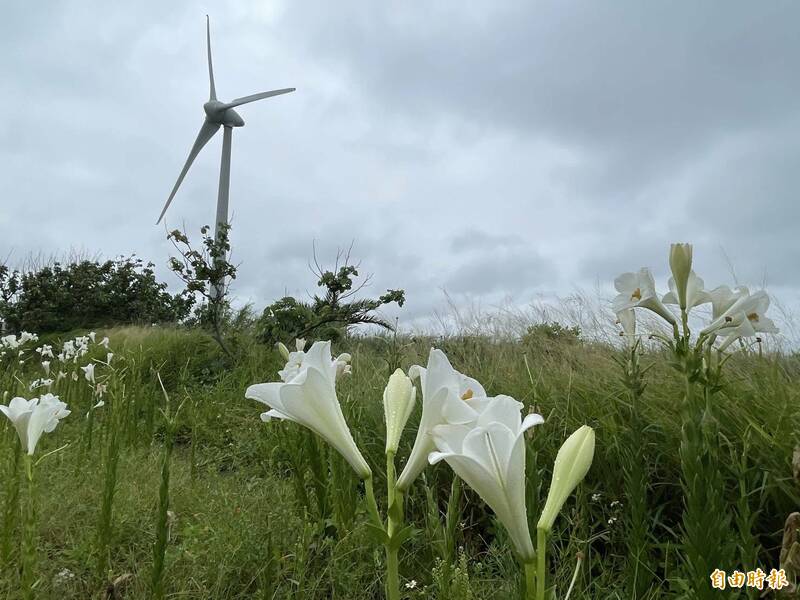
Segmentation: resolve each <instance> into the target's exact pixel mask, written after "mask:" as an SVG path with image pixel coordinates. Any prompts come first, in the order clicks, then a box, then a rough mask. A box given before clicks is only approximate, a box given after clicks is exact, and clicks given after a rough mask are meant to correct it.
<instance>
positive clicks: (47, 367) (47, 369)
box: [42, 360, 50, 375]
mask: <svg viewBox="0 0 800 600" xmlns="http://www.w3.org/2000/svg"><path fill="white" fill-rule="evenodd" d="M42 368H43V369H44V374H45V375H50V361H49V360H43V361H42Z"/></svg>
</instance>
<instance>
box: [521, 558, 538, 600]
mask: <svg viewBox="0 0 800 600" xmlns="http://www.w3.org/2000/svg"><path fill="white" fill-rule="evenodd" d="M524 564H525V598H526V600H536V563H535V562H533V561H531V562H526V563H524Z"/></svg>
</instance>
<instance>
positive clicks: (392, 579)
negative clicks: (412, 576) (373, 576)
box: [386, 452, 403, 600]
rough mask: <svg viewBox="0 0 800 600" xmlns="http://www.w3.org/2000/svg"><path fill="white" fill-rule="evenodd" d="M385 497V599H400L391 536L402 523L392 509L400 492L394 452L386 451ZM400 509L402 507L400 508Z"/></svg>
mask: <svg viewBox="0 0 800 600" xmlns="http://www.w3.org/2000/svg"><path fill="white" fill-rule="evenodd" d="M386 497H387V501H388V502H387V504H388V506H389V510H388V513H389V516H388V518H387V522H386V535H387V536H388V540H389V541H388V543H387V544H386V598H387V600H400V560H399V558H398V556H397V554H398V551H399V548H398V547H397V545H396V544H395V543H393V540H392V537H393V536H394V534H395V533H396V532H397V530H398V529H399V528H400V526H401V525H402V523H400V522H399V521H397V519H395V516H396V515H397V514H399V513H398V511H397V510H392V508H393V505H394V503H395V502H402V501H403V496H402V494H398V493H396V492H395V469H394V452H387V453H386ZM401 510H402V509H401Z"/></svg>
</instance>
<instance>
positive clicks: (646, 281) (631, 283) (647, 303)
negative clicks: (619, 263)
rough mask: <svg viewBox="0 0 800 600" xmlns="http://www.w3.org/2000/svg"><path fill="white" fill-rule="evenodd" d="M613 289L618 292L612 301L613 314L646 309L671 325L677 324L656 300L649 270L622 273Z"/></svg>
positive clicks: (654, 286) (654, 285)
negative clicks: (630, 309)
mask: <svg viewBox="0 0 800 600" xmlns="http://www.w3.org/2000/svg"><path fill="white" fill-rule="evenodd" d="M614 287H615V288H616V289H617V292H619V294H618V295H617V297H616V298H614V300H613V307H614V312H615V313H617V314H619V313H620V312H622V311H623V310H625V309H627V308H646V309H648V310H651V311H653V312H654V313H656V314H657V315H658V316H660V317H661V318H662V319H664V320H666V321H667V322H669V323H670V324H671V325H675V324H677V321H676V320H675V315H673V314H672V313H671V312H670V311H669V310H668V309H667V307H666V306H664V304H662V302H661V300H659V299H658V294H657V293H656V283H655V280H654V279H653V274H652V273H650V269H648V268H646V267H644V268H642V269H640V270H639V272H638V273H623V274H622V275H620V276H619V277H617V278H616V279H615V280H614Z"/></svg>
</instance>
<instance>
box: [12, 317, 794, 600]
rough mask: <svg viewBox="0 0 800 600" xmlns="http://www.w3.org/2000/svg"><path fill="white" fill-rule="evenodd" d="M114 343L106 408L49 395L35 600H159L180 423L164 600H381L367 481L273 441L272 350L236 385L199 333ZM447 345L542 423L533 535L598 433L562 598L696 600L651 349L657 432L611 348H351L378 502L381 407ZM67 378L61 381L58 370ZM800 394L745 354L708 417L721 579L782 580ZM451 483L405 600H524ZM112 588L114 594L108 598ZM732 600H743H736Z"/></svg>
mask: <svg viewBox="0 0 800 600" xmlns="http://www.w3.org/2000/svg"><path fill="white" fill-rule="evenodd" d="M102 335H108V337H109V338H110V347H111V351H112V352H113V353H114V357H113V358H112V360H111V362H110V366H109V365H104V364H98V366H97V368H96V372H97V377H98V380H104V379H106V378H107V385H108V391H107V392H106V398H105V406H103V407H100V408H97V409H95V410H94V411H92V415H91V418H87V416H86V415H87V413H88V411H89V409H90V407H91V406H93V405H94V404H95V402H96V398H94V397H93V392H92V390H91V388H90V386H89V384H88V382H87V381H86V380H85V379H84V378H83V374H82V372H81V371H77V374H78V375H80V377H79V379H78V380H77V381H74V380H73V379H72V377H71V375H70V376H68V377H67V378H66V379H64V380H62V381H60V382H58V383H56V384H54V385H55V387H56V389H54V390H53V391H54V393H55V392H58V393H60V395H61V398H62V399H63V400H64V401H65V402H67V404H68V405H69V408H70V409H71V410H72V414H71V415H70V416H69V417H68V418H67V419H65V420H64V421H63V422H62V423H61V425H59V427H58V428H57V429H56V431H55V432H53V433H51V434H45V436H44V437H43V438H42V441H41V442H40V446H39V448H37V456H42V455H44V454H45V453H46V452H48V451H50V450H54V449H56V448H59V447H61V446H63V445H64V444H67V443H68V444H69V445H68V446H67V447H66V448H64V449H62V450H60V451H59V452H57V453H55V454H53V455H51V456H48V457H47V458H44V460H43V461H42V462H41V463H40V464H39V465H38V467H37V469H36V492H37V494H38V499H39V502H38V542H37V543H38V566H37V569H38V575H39V578H40V581H39V584H38V585H37V595H36V597H37V598H42V599H49V598H58V599H62V600H63V599H66V598H88V597H106V596H107V597H119V598H149V597H151V594H150V585H151V572H152V569H153V561H154V559H153V546H154V543H155V542H156V522H157V512H158V505H159V486H160V484H161V479H162V466H163V465H162V460H163V456H164V449H165V439H168V438H169V436H168V435H167V429H166V425H165V422H166V421H165V416H164V412H167V413H168V414H170V415H174V414H175V412H176V411H177V409H178V407H179V406H180V407H181V408H180V411H179V412H178V414H177V417H176V424H175V435H174V443H175V446H174V451H173V453H172V457H171V463H170V464H171V471H170V508H169V510H170V512H169V514H168V517H167V523H168V538H167V540H166V544H167V554H166V563H165V571H164V584H165V591H166V593H167V596H168V597H171V598H198V599H200V598H308V599H311V598H318V599H323V598H341V599H351V598H352V599H356V598H382V597H383V589H382V582H381V578H382V576H383V575H382V574H383V567H382V561H383V553H382V551H380V549H379V548H378V547H377V546H375V545H374V543H373V541H372V539H371V538H370V535H369V532H368V531H367V527H366V525H365V523H366V519H365V505H364V502H363V498H362V497H361V494H363V488H361V487H358V481H357V479H356V478H355V476H354V475H353V473H352V471H351V470H350V469H349V467H348V466H347V464H346V463H345V462H344V460H343V459H342V458H341V457H339V456H338V455H337V454H334V453H333V452H331V451H329V450H328V448H327V447H326V446H325V445H323V444H322V443H321V442H320V441H319V440H318V439H316V438H315V437H313V436H312V435H311V434H310V433H309V432H307V431H305V430H303V429H301V428H300V427H299V426H297V425H296V424H293V423H285V422H284V423H278V422H271V423H262V422H261V421H260V420H259V413H260V412H262V410H263V408H262V406H261V405H259V404H258V403H256V402H253V401H250V400H245V398H244V390H245V388H246V387H247V386H248V385H249V384H251V383H257V382H264V381H275V380H277V376H276V372H277V371H278V370H279V369H280V368H281V367H282V366H283V362H282V360H281V358H280V356H279V354H278V353H277V352H276V351H274V350H273V349H270V348H264V347H262V346H258V345H256V344H254V343H253V342H251V341H250V340H249V339H248V338H247V337H246V336H244V337H242V338H241V339H240V340H239V341H238V343H239V353H240V354H239V355H240V357H241V358H240V359H239V360H238V361H237V363H236V364H235V365H231V364H228V363H226V361H225V360H224V358H223V356H222V355H221V354H220V353H219V352H218V350H217V348H216V346H215V344H214V342H213V340H211V339H210V338H209V337H208V336H206V335H205V334H204V333H202V332H199V331H190V330H178V329H176V330H171V329H155V328H154V329H138V328H126V329H119V330H112V331H108V332H100V333H98V339H99V338H100V337H101V336H102ZM40 343H41V341H40ZM431 345H436V346H437V347H439V348H441V349H443V350H444V351H445V352H446V353H447V355H448V357H449V358H450V360H451V362H452V363H453V366H454V367H455V368H456V369H458V370H459V371H461V372H463V373H466V374H469V375H470V376H472V377H475V378H476V379H478V380H479V381H480V382H481V383H483V385H484V387H485V388H486V390H487V392H489V393H490V394H497V393H504V394H509V395H511V396H513V397H514V398H516V399H518V400H520V401H521V402H523V403H524V404H525V405H526V407H531V409H533V410H535V411H537V412H539V413H541V414H542V415H543V416H544V417H545V424H544V425H542V426H539V427H537V428H535V429H534V430H533V435H532V436H530V437H529V438H528V439H527V444H528V457H527V458H528V465H527V466H528V482H527V485H528V513H529V515H530V519H531V522H532V524H533V525H535V521H536V519H537V515H538V513H539V511H540V509H541V506H542V503H543V501H544V497H545V495H546V493H547V489H548V486H549V481H550V469H551V468H552V463H553V459H554V457H555V453H556V451H557V450H558V447H559V446H560V445H561V443H562V442H563V440H564V439H565V438H566V437H567V435H568V434H569V433H571V432H572V431H574V430H575V429H576V428H577V427H579V426H580V425H582V424H584V423H588V424H589V425H591V426H592V427H594V428H595V429H596V432H597V452H596V456H595V460H594V463H593V466H592V468H591V470H590V472H589V475H588V477H587V479H586V480H585V482H584V483H583V484H582V485H581V486H580V487H579V489H578V491H577V493H576V494H575V495H574V496H573V497H572V498H571V499H570V500H569V501H568V503H567V508H566V510H565V512H564V513H562V515H561V516H560V517H559V519H558V520H557V521H556V525H555V531H554V536H553V552H552V553H551V554H550V559H551V561H552V562H551V571H554V572H555V573H556V575H555V579H554V583H555V585H556V589H557V590H558V595H557V597H558V598H563V597H564V593H565V591H566V589H567V587H568V585H569V582H570V579H571V578H572V576H573V572H574V570H575V567H576V556H577V555H578V553H581V554H582V556H583V557H584V558H583V561H582V566H581V568H580V571H579V572H578V576H577V582H576V586H575V590H574V592H573V593H572V596H571V597H572V598H587V599H588V598H604V599H605V598H620V599H623V598H624V599H629V598H634V597H636V598H672V597H680V596H681V594H682V593H683V590H684V587H685V584H684V582H683V579H684V564H683V560H682V558H683V555H682V549H681V546H680V542H681V535H680V531H681V515H682V510H683V495H682V493H681V488H680V485H679V480H680V462H679V445H680V440H681V436H680V425H681V420H680V417H679V411H680V403H681V397H682V393H683V392H682V390H683V388H682V385H683V384H682V383H681V380H680V378H679V377H678V374H677V373H676V372H675V371H674V370H672V369H671V368H670V366H669V364H668V362H667V359H666V357H665V356H664V355H662V354H660V353H657V352H654V351H650V352H648V353H645V355H644V356H643V357H642V358H641V363H642V365H643V366H644V367H646V366H648V365H652V368H650V370H648V371H647V373H646V375H645V380H646V383H647V387H646V389H645V391H644V395H643V397H642V399H641V410H640V412H639V418H640V420H641V422H639V423H638V424H637V425H636V426H635V427H634V426H633V424H632V422H631V419H632V418H633V417H632V416H631V415H632V412H631V406H630V401H629V396H628V393H627V390H626V388H625V386H624V384H623V381H622V368H621V366H620V365H619V364H617V362H616V360H621V359H624V356H623V353H622V352H621V351H620V350H618V349H614V348H612V347H609V346H606V345H602V344H593V343H584V342H575V341H571V340H570V339H566V340H562V341H559V340H551V339H548V338H546V337H544V336H542V337H537V336H533V337H531V338H529V339H527V340H526V341H525V342H524V343H523V342H511V341H508V342H493V341H490V340H488V339H483V338H479V337H467V338H450V339H442V340H432V339H422V338H413V339H412V338H406V339H397V340H394V339H391V338H363V339H349V340H347V341H346V342H344V343H342V344H340V345H339V346H338V347H337V348H335V350H336V351H338V352H345V351H346V352H349V353H351V354H352V375H350V376H347V377H343V378H342V379H341V380H340V383H339V384H338V395H339V399H340V401H341V403H342V406H343V409H344V412H345V415H346V416H347V420H348V422H349V423H350V426H351V429H352V430H353V434H354V436H355V438H356V441H357V443H358V446H359V447H360V448H361V449H362V452H363V453H364V454H365V456H366V458H367V460H368V462H369V463H370V466H371V467H372V469H373V471H374V473H375V475H376V489H378V490H382V489H383V488H384V487H385V473H384V471H383V469H384V467H383V465H384V461H385V459H384V456H383V445H384V424H383V407H382V393H383V389H384V387H385V385H386V381H387V379H388V377H389V374H390V373H391V372H392V371H393V370H394V369H395V368H396V367H402V368H404V369H407V368H408V367H409V366H410V365H413V364H422V365H424V364H425V362H426V360H427V355H428V351H429V349H430V347H431ZM91 357H93V358H95V359H98V360H100V361H105V360H106V350H105V349H104V348H100V347H98V346H97V345H96V344H95V345H93V346H92V350H91ZM23 359H24V364H19V361H18V360H17V357H9V356H6V357H5V358H4V359H0V360H4V361H5V362H2V363H0V364H2V365H3V368H4V369H5V370H4V371H3V372H0V393H2V392H8V394H9V397H11V396H14V395H22V396H26V397H30V396H31V395H33V393H32V392H30V391H29V390H28V389H27V382H29V381H31V380H32V379H34V378H36V377H42V376H43V374H42V372H41V371H42V369H41V366H40V364H39V359H38V358H37V356H36V354H35V351H29V352H28V353H27V354H26V355H25V356H24V357H23ZM88 359H89V356H87V357H86V358H85V360H84V359H82V362H80V364H86V362H87V361H88ZM52 363H53V364H52V368H53V370H54V371H57V370H58V368H59V366H60V365H59V364H57V361H55V360H54V361H52ZM71 368H72V369H77V366H76V365H71ZM157 373H158V374H160V377H161V379H162V381H163V383H164V388H165V391H166V396H167V397H168V398H169V405H168V406H167V401H166V399H165V394H164V393H163V392H162V390H161V388H160V386H159V383H158V379H157ZM799 380H800V361H798V360H797V359H796V358H794V357H788V356H778V355H769V356H763V357H759V356H757V355H737V356H734V357H733V358H732V359H731V360H729V361H728V363H727V364H726V365H725V379H724V381H725V383H724V387H723V388H722V390H721V391H720V392H719V393H718V394H717V395H716V396H715V398H714V402H715V407H714V412H713V415H714V417H713V418H714V419H716V420H718V425H719V433H720V440H721V450H720V457H719V462H718V469H719V473H720V475H721V480H722V482H723V485H724V495H725V498H726V501H727V507H728V511H729V515H730V524H729V527H728V535H729V539H728V540H720V543H726V544H730V545H731V546H732V547H734V548H735V549H736V556H737V560H738V563H737V564H731V565H718V566H719V568H721V569H727V570H728V571H732V570H733V569H734V568H739V569H740V570H747V568H748V567H755V566H757V565H758V566H760V567H761V568H762V569H764V570H765V571H767V572H768V571H769V569H770V568H772V567H777V565H778V553H779V549H780V544H781V538H782V529H783V523H784V520H785V519H786V517H787V516H788V515H789V514H790V513H791V512H793V511H795V510H797V508H798V506H800V487H798V483H797V482H796V481H795V480H794V479H793V477H792V464H791V457H792V451H793V449H794V447H795V445H796V444H797V432H798V407H800V402H798V381H799ZM7 400H8V398H6V400H5V401H4V402H5V403H7ZM419 404H420V403H419V400H418V406H417V408H416V409H415V412H414V414H413V415H412V417H411V420H410V421H409V424H408V426H407V429H406V432H405V435H404V437H403V440H402V444H401V450H400V453H399V461H398V464H399V465H402V464H403V462H404V461H405V458H406V457H407V455H408V452H409V450H410V447H411V444H412V442H413V440H414V432H415V430H416V424H417V422H418V419H419V412H420V409H419ZM162 411H163V412H162ZM526 412H527V410H526ZM17 447H18V442H17V436H16V434H15V432H14V430H13V428H12V427H11V426H10V424H9V423H7V422H6V419H3V420H2V421H0V472H2V480H1V481H2V488H0V489H1V490H2V492H0V501H1V502H2V503H3V504H2V510H3V512H4V518H3V520H2V521H0V525H2V531H0V560H2V561H3V563H2V565H0V568H1V569H2V571H0V598H15V597H16V595H15V594H16V593H17V591H16V590H17V588H18V585H19V573H18V571H19V564H20V542H19V540H20V537H21V530H22V528H23V527H22V523H21V517H20V512H19V508H18V506H17V504H16V500H17V499H20V500H21V499H24V498H25V497H26V487H25V484H24V481H23V480H22V478H21V469H20V458H19V452H18V450H17ZM637 469H638V470H639V471H640V472H641V473H643V475H644V478H645V481H646V483H647V494H646V495H641V494H632V492H631V490H632V488H631V486H630V483H629V480H630V477H629V476H626V474H628V475H629V474H630V473H632V472H636V471H637ZM451 480H452V472H451V471H450V470H449V468H448V467H447V466H446V465H444V464H441V465H437V466H436V467H429V468H428V469H427V470H426V471H425V479H424V481H423V480H422V479H420V480H418V481H417V482H416V483H415V485H414V487H413V489H412V490H411V492H410V493H409V494H408V496H407V498H406V503H407V509H406V510H407V518H408V519H409V520H410V521H411V522H412V523H413V524H414V525H415V526H416V527H417V528H418V529H419V530H421V533H419V534H418V535H416V536H415V537H414V538H413V539H412V540H410V541H409V542H406V543H405V544H404V546H403V548H402V550H401V563H400V564H401V584H402V589H403V593H404V595H405V597H406V598H438V599H445V598H448V599H449V598H453V599H456V598H457V599H463V598H475V599H498V600H500V599H507V598H517V597H521V595H520V594H521V582H520V581H519V577H520V576H519V569H518V566H517V565H516V564H515V562H514V559H513V557H512V555H511V552H510V551H509V544H508V540H507V539H506V534H505V532H504V531H503V529H502V528H501V527H500V526H499V525H498V524H497V523H495V522H494V520H493V518H492V516H491V513H490V511H489V510H488V509H487V508H486V507H485V505H483V503H482V502H481V500H480V498H478V497H477V496H476V495H475V494H474V493H472V492H471V491H470V490H469V489H468V488H466V487H465V488H464V491H463V496H462V497H461V499H460V502H459V505H458V508H459V512H458V513H457V514H456V515H453V513H452V511H451V526H452V531H451V533H452V534H453V536H454V537H453V538H452V541H451V542H450V543H448V539H449V537H450V536H449V535H448V533H447V532H446V531H445V525H446V524H445V518H444V511H445V510H446V507H447V503H448V498H449V492H450V486H451ZM15 482H16V483H15ZM626 482H628V483H626ZM110 483H113V484H114V485H113V488H112V487H109V484H110ZM112 489H113V498H112V497H111V495H110V493H109V492H110V491H111V490H112ZM356 490H358V491H356ZM104 498H105V502H104ZM381 500H382V498H381V494H379V497H378V502H379V504H381ZM104 504H105V512H104V510H103V509H104ZM109 508H111V509H112V510H111V511H110V512H109ZM380 508H381V510H382V511H384V512H385V509H386V507H385V506H383V505H382V504H381V506H380ZM643 512H644V514H646V515H647V519H642V518H641V514H642V513H643ZM109 514H110V518H109ZM104 515H105V516H104ZM634 515H639V517H638V518H637V517H635V516H634ZM709 518H711V519H713V518H715V516H714V515H710V516H709ZM453 519H455V520H453ZM104 523H105V524H104ZM104 531H105V532H106V533H103V532H104ZM634 539H640V540H642V539H643V540H644V542H645V546H644V549H643V550H641V547H640V550H639V551H638V554H637V553H636V552H634V550H632V547H631V540H634ZM632 555H637V556H638V559H636V560H634V559H633V558H632ZM115 580H116V587H114V586H112V587H107V586H108V583H107V582H109V581H111V582H113V581H115ZM720 597H736V596H735V594H733V593H732V592H731V593H729V592H728V591H726V592H725V593H724V594H722V593H720ZM742 597H745V596H744V594H742Z"/></svg>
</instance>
